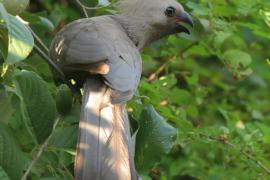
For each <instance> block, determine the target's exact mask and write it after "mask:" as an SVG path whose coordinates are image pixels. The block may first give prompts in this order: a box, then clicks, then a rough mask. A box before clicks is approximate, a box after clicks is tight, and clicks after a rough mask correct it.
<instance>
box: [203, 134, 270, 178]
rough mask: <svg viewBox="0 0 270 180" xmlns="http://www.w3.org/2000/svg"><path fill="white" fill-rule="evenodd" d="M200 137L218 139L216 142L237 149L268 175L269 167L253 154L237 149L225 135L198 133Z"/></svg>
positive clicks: (269, 172)
mask: <svg viewBox="0 0 270 180" xmlns="http://www.w3.org/2000/svg"><path fill="white" fill-rule="evenodd" d="M199 135H200V136H202V137H205V138H207V139H210V140H214V141H218V142H222V143H223V144H225V145H227V146H229V147H230V148H232V149H235V150H237V151H239V152H240V153H241V154H242V155H243V156H245V157H246V158H247V159H250V160H251V161H253V162H254V163H255V164H257V166H259V167H260V168H261V169H262V170H263V171H264V172H265V173H266V174H267V175H268V176H270V169H268V168H267V167H266V166H265V165H264V164H262V162H260V161H259V160H257V159H256V158H255V157H254V156H252V155H251V154H250V153H248V152H246V151H245V150H243V149H239V148H238V147H237V146H236V145H234V144H232V143H230V142H229V141H228V138H227V137H226V135H221V136H219V137H213V136H209V135H205V134H201V133H200V134H199Z"/></svg>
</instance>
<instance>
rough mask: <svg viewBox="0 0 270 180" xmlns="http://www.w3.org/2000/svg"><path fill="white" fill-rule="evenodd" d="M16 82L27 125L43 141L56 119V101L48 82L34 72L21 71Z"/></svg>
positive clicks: (39, 140) (40, 141)
mask: <svg viewBox="0 0 270 180" xmlns="http://www.w3.org/2000/svg"><path fill="white" fill-rule="evenodd" d="M14 82H15V86H16V93H17V94H18V95H19V97H20V98H21V101H22V111H25V112H26V114H25V117H24V119H25V120H26V123H27V126H28V127H29V129H31V131H32V132H34V134H35V137H36V138H37V140H38V142H39V143H42V142H43V141H44V140H45V139H46V138H47V137H48V136H49V134H50V133H51V131H52V127H53V123H54V120H55V119H56V112H57V111H56V105H55V101H54V99H53V98H52V95H51V94H50V92H49V90H48V87H47V85H46V83H45V82H44V81H43V80H42V79H41V78H40V77H39V76H38V75H37V74H36V73H34V72H30V71H25V70H24V71H21V72H20V73H19V74H18V75H16V77H15V81H14ZM28 120H29V121H28Z"/></svg>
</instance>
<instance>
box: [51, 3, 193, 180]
mask: <svg viewBox="0 0 270 180" xmlns="http://www.w3.org/2000/svg"><path fill="white" fill-rule="evenodd" d="M153 2H155V3H153ZM142 5H143V6H142ZM172 6H173V7H174V8H175V10H176V11H175V17H174V18H172V17H167V16H166V13H164V12H165V11H166V8H168V7H172ZM119 7H120V9H121V10H122V13H121V14H119V15H111V16H99V17H93V18H85V19H80V20H77V21H74V22H72V23H71V24H69V25H67V26H65V27H64V28H63V29H62V30H61V31H60V32H59V33H58V34H57V35H56V37H55V38H54V40H53V42H52V45H51V48H50V57H51V58H52V59H53V60H54V61H55V62H56V63H57V65H58V66H59V67H60V68H61V69H62V70H63V71H64V73H65V74H66V76H67V77H69V78H74V77H76V78H78V77H79V80H82V78H84V79H83V80H84V87H83V89H84V93H83V102H82V107H81V118H80V128H79V138H78V143H77V155H76V160H75V178H76V179H78V180H87V179H94V180H100V179H104V180H118V179H119V180H129V179H137V175H136V171H135V165H134V160H133V153H132V152H133V151H134V147H132V145H131V135H130V129H129V120H128V116H127V112H126V110H125V105H124V104H125V102H126V101H128V100H130V99H131V98H132V97H133V95H134V93H135V91H136V89H137V86H138V84H139V80H140V76H141V71H142V63H141V57H140V52H139V51H140V50H141V49H142V48H143V47H145V46H146V45H147V44H149V43H150V42H152V41H154V40H156V39H159V38H161V37H163V36H165V35H168V34H173V33H177V32H182V31H185V32H188V31H187V29H185V28H184V27H183V26H182V25H180V24H179V21H184V22H186V23H189V24H192V22H191V19H190V17H189V16H186V13H185V12H184V10H183V8H182V6H181V5H180V4H179V3H177V2H176V1H174V0H155V1H154V0H124V1H122V3H121V4H120V6H119ZM182 14H185V19H181V17H184V16H182ZM82 74H84V76H81V75H82ZM85 74H86V76H85Z"/></svg>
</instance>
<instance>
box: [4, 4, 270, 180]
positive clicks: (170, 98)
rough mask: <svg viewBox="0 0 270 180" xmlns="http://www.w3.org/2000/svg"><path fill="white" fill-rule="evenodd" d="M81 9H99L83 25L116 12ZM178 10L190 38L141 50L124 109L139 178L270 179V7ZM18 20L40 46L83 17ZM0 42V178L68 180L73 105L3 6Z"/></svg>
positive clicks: (62, 11)
mask: <svg viewBox="0 0 270 180" xmlns="http://www.w3.org/2000/svg"><path fill="white" fill-rule="evenodd" d="M13 1H14V5H13V7H15V6H16V1H15V0H13ZM1 2H3V0H2V1H1ZM6 2H7V1H4V3H6ZM9 2H12V1H9ZM21 2H23V1H21ZM81 2H82V3H83V4H84V5H85V6H89V7H101V8H94V9H91V10H87V12H88V14H89V16H90V17H91V16H97V15H102V14H113V13H116V9H115V2H111V4H109V5H108V1H99V2H98V1H97V0H83V1H81ZM181 3H182V4H183V5H184V6H185V8H186V9H187V11H188V12H191V14H192V16H193V18H194V21H195V29H194V31H193V33H192V35H191V36H187V35H181V34H180V35H175V36H170V37H167V38H164V39H162V40H160V41H158V42H156V43H154V44H152V45H151V46H150V47H148V48H146V49H145V50H144V51H143V66H144V72H143V78H142V81H141V84H140V88H139V93H138V95H137V96H136V97H135V98H134V100H132V101H131V102H130V103H129V105H128V110H129V112H130V119H132V125H133V130H134V133H135V134H136V133H137V140H136V144H137V146H136V157H135V160H136V166H137V169H138V171H139V172H140V174H141V176H142V177H143V179H164V180H166V179H170V180H171V179H177V180H178V179H184V180H186V179H187V180H188V179H209V180H223V179H237V180H238V179H269V177H270V172H269V171H270V170H269V169H270V128H269V125H270V93H269V88H270V61H269V60H268V58H269V57H270V50H269V49H270V46H269V41H270V29H269V28H270V1H269V0H256V1H254V0H246V1H242V0H234V1H232V0H192V1H190V0H189V1H188V0H181ZM104 5H108V6H105V7H103V6H104ZM11 9H12V8H11ZM8 11H9V12H12V13H13V14H14V13H15V14H17V13H19V12H20V11H19V10H17V9H16V10H15V12H14V11H12V10H10V9H9V8H8ZM19 15H20V17H21V18H22V19H24V20H25V21H27V22H29V26H30V27H31V29H32V30H33V31H34V32H35V33H36V34H37V35H38V36H39V37H40V39H41V40H42V41H43V42H44V43H45V45H46V46H47V47H49V44H50V42H51V40H52V38H53V36H54V35H55V33H56V32H57V31H59V29H61V27H63V26H64V25H65V24H67V23H68V22H70V21H73V20H76V19H79V18H82V17H85V14H84V12H83V9H82V7H81V6H80V5H79V3H78V2H77V1H76V0H57V1H55V0H46V1H42V0H31V2H30V5H29V6H28V8H27V10H25V11H24V12H20V13H19ZM0 41H1V43H0V52H1V58H0V62H1V64H0V71H1V78H0V179H15V180H16V179H21V177H23V175H24V178H25V177H26V176H25V175H26V174H27V175H28V178H29V179H42V180H45V179H46V180H54V179H73V162H74V152H75V145H76V138H77V135H76V132H77V126H78V120H79V112H80V104H79V101H78V100H77V99H76V98H73V100H72V99H71V95H70V92H69V91H68V90H67V88H66V87H65V86H63V85H61V86H58V85H56V83H55V82H54V78H53V77H54V76H53V75H52V73H51V71H50V69H49V66H48V65H47V64H46V63H45V61H44V60H43V59H42V58H41V57H40V56H39V55H38V54H37V53H36V51H31V49H32V48H33V46H34V38H33V36H32V35H31V33H30V31H29V30H28V29H27V27H25V26H24V25H23V24H22V23H21V22H20V21H18V19H17V18H16V17H15V16H11V15H8V14H7V12H5V9H4V8H3V6H1V8H0ZM35 45H36V46H38V47H41V49H42V50H43V51H44V52H45V53H46V48H44V47H42V45H41V44H40V43H39V42H38V41H35ZM151 105H152V106H153V107H155V109H154V108H153V107H152V106H151ZM71 106H72V107H71ZM55 122H56V123H55ZM173 127H174V128H173ZM137 130H138V131H137ZM40 150H42V151H41V152H42V153H41V155H40V156H39V155H38V152H39V151H40ZM32 165H33V166H32ZM30 166H31V168H29V167H30ZM27 170H30V171H29V172H27ZM26 172H27V173H26ZM28 173H29V174H28Z"/></svg>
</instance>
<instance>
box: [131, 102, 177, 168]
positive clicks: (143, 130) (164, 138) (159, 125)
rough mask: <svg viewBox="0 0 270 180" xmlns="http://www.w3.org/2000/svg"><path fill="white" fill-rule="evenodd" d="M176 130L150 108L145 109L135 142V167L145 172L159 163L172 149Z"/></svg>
mask: <svg viewBox="0 0 270 180" xmlns="http://www.w3.org/2000/svg"><path fill="white" fill-rule="evenodd" d="M176 133H177V129H175V128H173V127H172V126H171V125H169V124H168V123H167V122H166V121H165V120H164V118H163V117H161V116H160V115H159V114H158V113H157V112H156V111H155V109H154V108H153V107H152V106H148V107H146V108H145V109H144V110H143V112H142V115H141V118H140V128H139V131H138V134H137V140H136V156H135V161H136V167H137V170H138V171H146V170H148V169H150V168H152V167H153V166H154V164H155V163H157V162H159V161H160V160H161V159H162V158H163V156H164V155H166V154H167V153H168V152H169V151H170V149H171V148H172V145H173V142H174V137H175V136H176Z"/></svg>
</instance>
